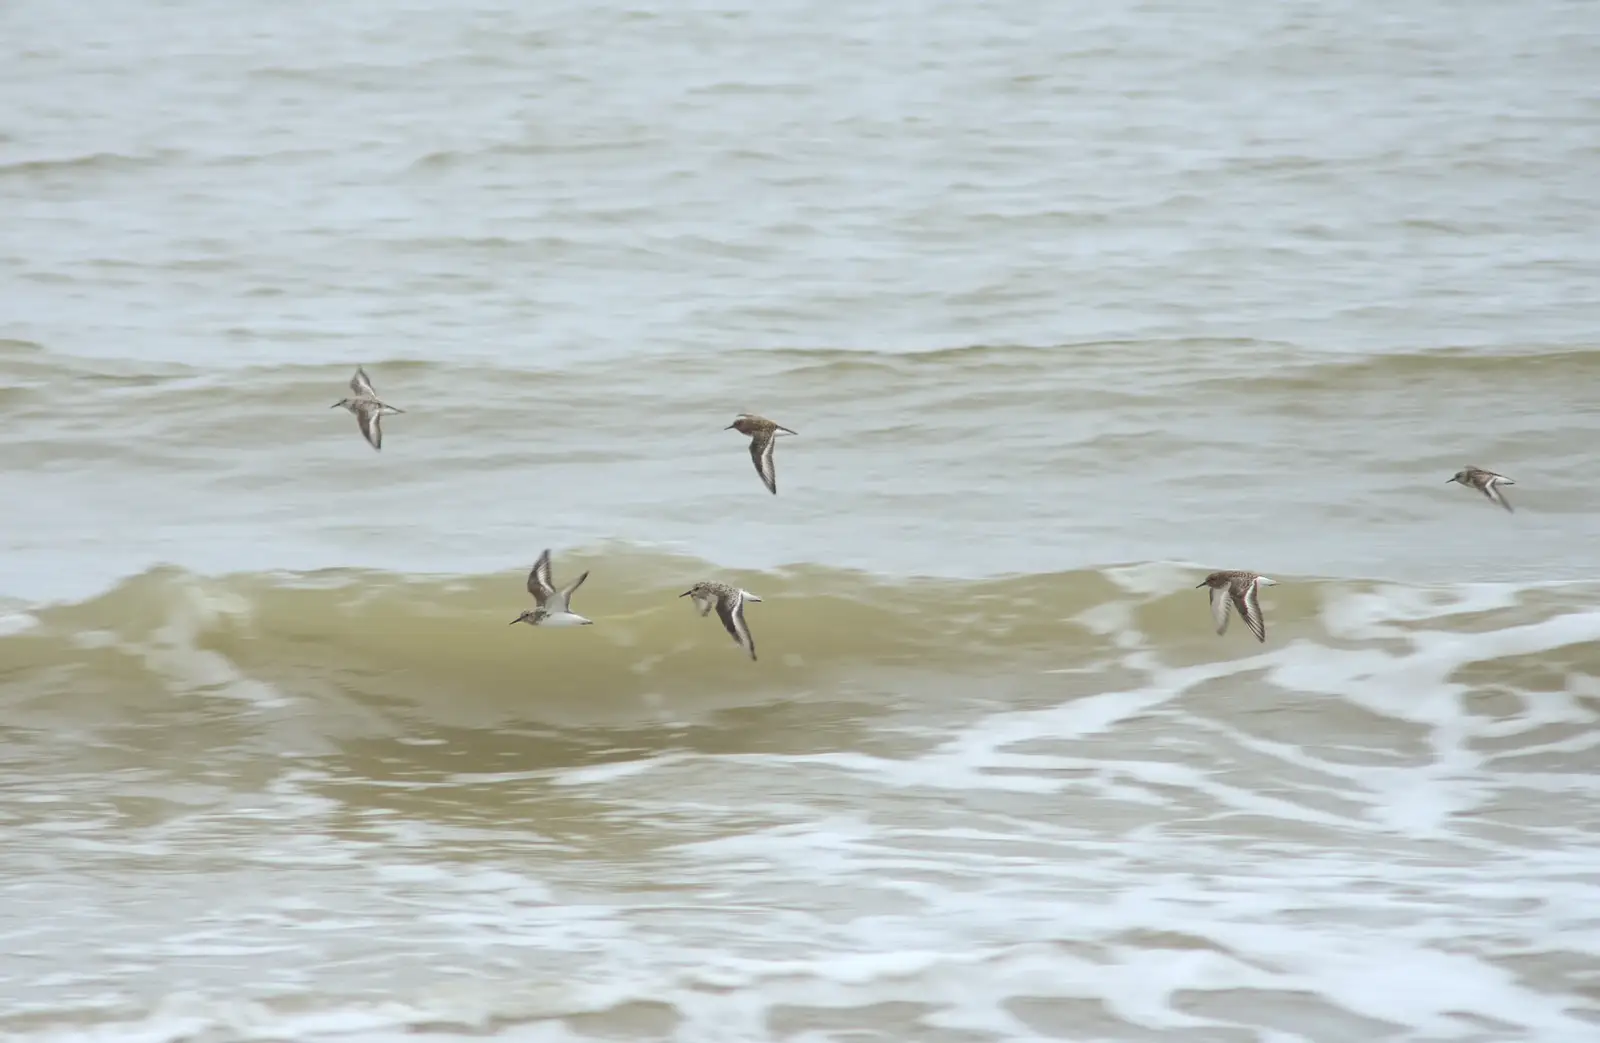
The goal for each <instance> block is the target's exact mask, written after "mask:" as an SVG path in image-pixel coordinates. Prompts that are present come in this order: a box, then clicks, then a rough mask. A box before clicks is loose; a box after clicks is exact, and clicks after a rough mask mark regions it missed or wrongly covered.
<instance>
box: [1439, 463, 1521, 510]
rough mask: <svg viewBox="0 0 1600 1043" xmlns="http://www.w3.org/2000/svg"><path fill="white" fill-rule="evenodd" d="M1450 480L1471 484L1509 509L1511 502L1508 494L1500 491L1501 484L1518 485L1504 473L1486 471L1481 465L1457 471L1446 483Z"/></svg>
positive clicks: (1493, 500)
mask: <svg viewBox="0 0 1600 1043" xmlns="http://www.w3.org/2000/svg"><path fill="white" fill-rule="evenodd" d="M1450 482H1460V483H1461V484H1462V485H1466V486H1471V487H1472V488H1474V489H1476V490H1478V491H1479V492H1480V493H1482V494H1483V495H1485V496H1487V497H1488V498H1489V499H1490V500H1491V501H1492V502H1494V503H1498V504H1499V505H1500V506H1502V507H1504V508H1505V509H1506V510H1508V511H1510V510H1511V502H1510V501H1509V500H1507V499H1506V494H1505V493H1503V492H1501V491H1500V486H1502V485H1516V484H1517V483H1516V482H1513V481H1512V480H1511V479H1509V478H1507V477H1506V476H1505V475H1503V474H1495V473H1494V472H1493V471H1485V470H1484V469H1483V468H1481V467H1468V468H1465V469H1464V470H1460V471H1457V472H1456V474H1455V477H1454V478H1451V479H1450V481H1448V482H1445V483H1444V484H1446V485H1449V484H1450ZM1512 513H1513V514H1515V513H1516V512H1515V511H1512Z"/></svg>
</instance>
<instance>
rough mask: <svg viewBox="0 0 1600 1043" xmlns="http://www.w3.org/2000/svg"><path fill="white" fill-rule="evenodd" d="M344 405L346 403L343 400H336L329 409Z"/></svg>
mask: <svg viewBox="0 0 1600 1043" xmlns="http://www.w3.org/2000/svg"><path fill="white" fill-rule="evenodd" d="M342 405H344V403H343V402H335V403H334V404H333V405H331V406H329V407H328V408H329V409H338V408H339V407H340V406H342Z"/></svg>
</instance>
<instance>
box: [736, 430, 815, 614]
mask: <svg viewBox="0 0 1600 1043" xmlns="http://www.w3.org/2000/svg"><path fill="white" fill-rule="evenodd" d="M723 430H724V431H737V432H739V433H740V434H741V435H749V436H750V459H751V460H753V461H755V465H756V474H759V475H760V476H761V480H762V481H763V482H765V483H766V486H767V489H768V491H770V492H771V493H772V495H774V496H776V495H778V472H777V470H776V468H774V467H773V464H772V443H773V442H775V441H776V440H777V438H778V436H779V435H792V434H796V433H797V432H794V431H791V430H789V429H788V428H787V427H783V426H781V425H779V424H774V423H773V422H772V421H770V420H768V419H767V418H766V417H764V416H757V415H756V414H754V413H740V414H739V415H738V416H736V417H734V418H733V423H731V424H729V425H728V426H727V427H725V428H723ZM757 600H759V599H757Z"/></svg>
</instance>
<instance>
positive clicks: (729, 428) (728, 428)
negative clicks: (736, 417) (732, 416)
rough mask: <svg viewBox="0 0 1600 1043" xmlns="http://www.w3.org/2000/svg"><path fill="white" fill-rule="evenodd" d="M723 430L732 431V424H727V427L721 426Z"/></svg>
mask: <svg viewBox="0 0 1600 1043" xmlns="http://www.w3.org/2000/svg"><path fill="white" fill-rule="evenodd" d="M723 430H724V431H732V430H733V425H732V424H729V425H728V426H727V427H725V428H723Z"/></svg>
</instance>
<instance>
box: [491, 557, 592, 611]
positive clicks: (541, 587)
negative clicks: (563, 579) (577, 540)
mask: <svg viewBox="0 0 1600 1043" xmlns="http://www.w3.org/2000/svg"><path fill="white" fill-rule="evenodd" d="M588 578H589V573H588V572H585V573H584V574H583V575H581V576H579V577H578V578H577V579H575V580H573V581H572V582H571V583H568V584H567V585H566V586H565V587H562V588H561V589H560V590H557V589H556V588H555V584H554V583H552V582H551V581H550V550H549V548H546V549H545V550H544V552H543V553H542V554H540V555H539V560H538V561H536V562H534V563H533V571H532V572H529V573H528V593H529V594H532V595H533V600H534V601H536V602H538V603H539V607H538V608H530V609H528V611H526V612H524V613H523V614H522V615H520V616H518V617H517V618H516V619H513V620H512V621H511V625H512V626H516V625H517V624H518V623H532V624H533V625H534V626H536V627H581V626H587V625H589V624H591V623H593V622H594V620H592V619H584V618H583V617H582V616H580V615H578V614H577V613H575V612H573V611H572V592H573V591H574V590H577V589H578V588H579V587H581V586H583V581H584V580H586V579H588Z"/></svg>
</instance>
